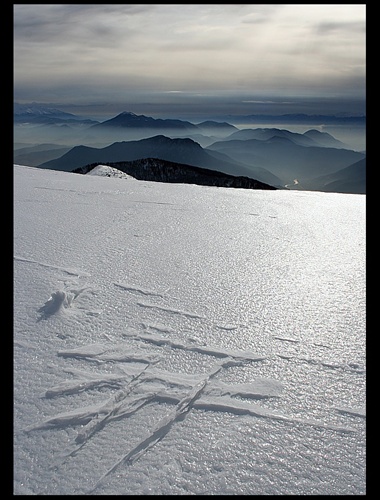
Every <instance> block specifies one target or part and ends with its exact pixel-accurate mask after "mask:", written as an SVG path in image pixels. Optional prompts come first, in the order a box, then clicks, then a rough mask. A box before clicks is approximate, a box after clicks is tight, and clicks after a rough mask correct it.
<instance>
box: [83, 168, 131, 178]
mask: <svg viewBox="0 0 380 500" xmlns="http://www.w3.org/2000/svg"><path fill="white" fill-rule="evenodd" d="M88 175H100V176H102V177H117V178H120V179H132V180H135V178H134V177H132V176H131V175H128V174H125V173H124V172H122V171H121V170H118V169H117V168H113V167H109V166H107V165H98V166H96V167H95V168H93V169H92V170H90V171H89V172H88Z"/></svg>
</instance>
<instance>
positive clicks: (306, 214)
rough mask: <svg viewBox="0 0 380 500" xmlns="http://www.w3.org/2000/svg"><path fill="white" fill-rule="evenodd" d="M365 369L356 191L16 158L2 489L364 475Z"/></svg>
mask: <svg viewBox="0 0 380 500" xmlns="http://www.w3.org/2000/svg"><path fill="white" fill-rule="evenodd" d="M93 173H94V172H93ZM98 174H104V169H102V168H99V169H98ZM365 380H366V367H365V196H364V195H354V194H337V193H321V192H307V191H303V192H298V191H281V190H280V191H261V190H244V189H229V188H215V187H206V186H196V185H182V184H164V183H154V182H146V181H137V180H130V179H123V178H118V177H113V178H112V177H111V178H109V177H107V176H104V175H78V174H73V173H68V172H60V171H52V170H42V169H37V168H30V167H23V166H17V165H15V166H14V494H17V495H20V494H27V495H32V494H39V495H55V494H63V495H80V494H94V495H101V494H104V495H106V494H110V495H122V494H127V495H132V494H136V495H142V494H155V495H165V494H171V495H182V494H197V495H200V494H206V495H218V494H234V495H235V494H246V495H249V494H262V495H271V494H277V495H279V494H299V495H311V494H328V495H334V494H350V495H352V494H365V492H366V484H365V454H366V442H365Z"/></svg>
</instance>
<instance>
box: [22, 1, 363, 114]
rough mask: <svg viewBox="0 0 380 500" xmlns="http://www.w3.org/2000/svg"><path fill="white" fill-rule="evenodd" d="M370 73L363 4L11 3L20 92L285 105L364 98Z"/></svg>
mask: <svg viewBox="0 0 380 500" xmlns="http://www.w3.org/2000/svg"><path fill="white" fill-rule="evenodd" d="M365 80H366V5H365V4H357V5H351V4H347V5H342V4H340V5H325V4H321V5H281V4H280V5H274V4H269V5H268V4H264V5H257V4H253V5H250V4H235V5H231V4H223V5H209V4H206V5H204V4H201V5H197V4H174V5H170V4H164V5H162V4H158V5H157V4H153V5H152V4H122V5H112V4H111V5H101V4H100V5H98V4H94V5H86V4H85V5H71V4H61V5H60V4H56V5H43V4H40V5H30V4H23V5H21V4H20V5H14V100H15V101H18V102H32V101H37V102H45V103H51V102H55V103H60V104H62V105H65V104H75V105H86V104H101V103H109V104H114V103H118V102H129V103H131V104H137V103H139V102H140V103H144V102H145V103H146V102H148V101H149V102H150V103H151V104H152V105H154V106H156V109H159V106H161V105H165V104H166V105H168V106H174V105H177V106H183V107H185V108H186V106H193V105H194V104H197V105H201V106H205V105H210V106H211V108H213V107H214V108H218V107H220V106H221V104H222V103H223V102H228V101H230V102H232V101H233V102H234V103H235V105H236V103H239V106H240V108H239V109H241V112H244V110H246V111H247V112H248V113H249V112H252V109H255V110H259V111H260V110H263V109H264V110H267V109H270V108H271V107H272V108H273V106H276V109H277V112H278V110H282V109H283V110H284V112H289V109H291V106H292V103H294V102H295V101H297V102H299V101H300V100H302V99H303V100H305V101H313V100H314V101H318V100H321V102H322V101H323V102H325V103H327V104H328V103H329V102H333V101H334V100H338V101H344V102H345V103H349V102H350V101H352V102H356V103H357V102H361V103H362V106H364V104H363V103H364V102H365V86H366V84H365ZM281 106H282V107H281ZM347 106H348V105H347ZM359 108H360V106H359ZM359 108H352V112H354V113H355V112H360V111H361V110H360V109H359ZM273 109H274V108H273ZM363 109H364V108H363ZM131 110H132V111H135V110H134V109H131ZM296 111H297V112H300V111H301V110H300V109H297V110H296ZM341 111H345V109H344V107H343V108H342V109H341ZM346 111H348V112H349V111H350V110H349V109H348V108H347V110H346Z"/></svg>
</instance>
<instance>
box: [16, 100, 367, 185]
mask: <svg viewBox="0 0 380 500" xmlns="http://www.w3.org/2000/svg"><path fill="white" fill-rule="evenodd" d="M15 116H16V118H15V127H17V126H20V125H21V124H23V127H21V128H24V129H25V127H26V128H27V129H28V128H29V129H30V128H32V129H33V130H35V129H36V128H41V127H42V128H43V130H45V129H46V128H47V127H48V128H49V130H50V131H51V130H53V129H54V127H55V131H57V129H60V130H61V131H62V130H64V132H63V133H62V134H61V136H60V137H61V139H62V141H63V144H60V143H56V142H52V143H50V142H46V143H45V144H44V143H37V144H34V145H33V144H29V145H28V146H25V143H23V144H18V145H17V149H16V150H15V153H14V162H15V163H19V164H26V165H30V166H37V167H41V168H49V169H54V170H67V171H73V170H74V169H78V168H81V167H85V166H87V165H92V164H94V163H99V164H100V163H102V164H109V163H115V162H131V161H136V160H142V159H148V158H155V159H157V160H164V161H166V162H173V163H175V164H181V165H188V166H193V167H198V168H203V169H209V170H213V171H217V172H221V173H223V174H227V175H231V176H235V177H239V176H240V177H247V178H250V179H252V180H254V181H256V182H260V183H263V184H267V185H270V186H273V187H276V188H283V189H298V190H300V189H301V190H304V189H307V190H321V191H337V192H354V193H365V186H366V162H365V158H366V155H365V152H360V151H354V150H352V149H350V147H349V146H348V145H346V144H345V143H343V142H342V141H339V140H337V139H336V138H335V137H333V136H332V135H331V134H328V133H326V132H321V131H319V130H316V129H309V130H307V131H306V132H304V133H296V132H291V131H289V130H286V129H280V128H273V127H272V128H263V127H260V128H245V129H239V128H237V127H235V126H234V125H231V124H229V123H227V122H216V121H212V120H208V121H205V122H201V123H198V124H193V123H191V122H188V121H184V120H173V119H155V118H152V117H147V116H144V115H136V114H134V113H131V112H123V113H120V114H119V115H117V116H115V117H114V118H112V119H110V120H106V121H104V122H94V121H92V120H90V122H91V123H89V122H88V120H81V119H80V118H79V117H76V118H73V116H75V115H71V114H70V113H63V112H59V111H57V112H56V113H55V111H54V109H51V108H48V109H45V112H43V110H41V109H39V108H37V110H34V109H33V107H29V108H28V109H22V107H21V109H20V107H17V108H15ZM33 117H34V118H33ZM22 120H29V121H28V122H26V121H24V122H23V121H22ZM73 122H74V123H75V124H74V125H73ZM36 123H38V125H37V124H36ZM47 123H48V124H47ZM69 131H70V132H71V133H72V132H73V131H75V134H76V136H77V138H76V144H78V143H79V141H80V142H81V143H82V144H81V145H75V146H73V147H70V145H69V141H67V142H66V143H65V139H64V138H65V137H67V136H68V134H69V133H70V132H69ZM89 138H91V140H90V141H89V140H88V139H89ZM119 138H123V140H117V139H119ZM197 139H198V140H197ZM20 142H22V141H20ZM91 142H94V143H95V144H96V147H95V146H92V145H84V144H86V143H87V144H89V143H90V144H91ZM99 145H100V147H99ZM21 146H24V147H21ZM160 175H161V176H162V172H161V174H160ZM169 182H170V181H169Z"/></svg>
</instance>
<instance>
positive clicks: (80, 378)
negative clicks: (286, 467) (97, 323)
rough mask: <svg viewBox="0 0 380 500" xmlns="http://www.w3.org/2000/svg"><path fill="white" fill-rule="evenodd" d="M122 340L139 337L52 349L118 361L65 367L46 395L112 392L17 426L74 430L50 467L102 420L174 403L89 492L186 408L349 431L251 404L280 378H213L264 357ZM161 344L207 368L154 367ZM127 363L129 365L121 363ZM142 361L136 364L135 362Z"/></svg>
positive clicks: (354, 412)
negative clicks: (98, 367) (97, 367)
mask: <svg viewBox="0 0 380 500" xmlns="http://www.w3.org/2000/svg"><path fill="white" fill-rule="evenodd" d="M145 326H146V325H145ZM157 330H159V328H157ZM162 330H163V328H162V329H161V331H162ZM129 338H130V339H131V338H132V339H133V340H135V341H137V342H139V343H140V344H141V349H140V350H139V349H136V348H134V349H133V350H132V349H131V348H130V347H128V345H127V344H126V343H120V344H114V345H105V344H100V343H95V344H89V345H84V346H81V347H77V348H72V349H65V350H61V351H58V352H57V355H58V356H61V357H63V358H72V359H77V360H79V361H82V362H91V361H94V362H96V363H98V364H102V363H109V362H112V363H114V364H115V363H117V364H118V363H123V364H122V365H119V364H118V365H117V367H118V369H119V371H118V373H112V374H110V373H96V372H93V371H91V372H90V371H87V370H81V369H74V368H68V369H67V370H65V371H66V372H67V373H70V374H71V375H72V376H73V377H74V378H71V379H69V380H65V381H63V382H61V383H59V384H58V385H56V386H53V387H51V388H49V389H47V390H46V392H45V394H44V397H45V398H46V399H51V398H59V397H64V396H68V395H70V396H74V395H75V394H79V393H81V392H84V391H93V390H98V389H100V388H103V389H110V390H111V389H113V390H116V393H115V394H114V395H112V396H111V397H109V398H107V399H106V400H105V401H104V402H102V403H100V404H97V405H90V406H85V407H80V408H77V409H75V410H72V411H67V412H63V413H60V414H57V415H54V416H52V417H50V418H48V419H46V420H45V421H43V422H42V423H37V424H35V425H31V426H30V427H28V428H26V429H24V431H25V432H27V433H29V432H32V431H37V430H40V431H43V430H49V429H55V428H56V429H60V428H65V427H67V426H72V427H74V428H76V427H79V430H78V432H77V436H76V438H75V444H73V445H71V449H69V450H68V451H67V452H66V453H64V454H63V456H61V462H60V463H54V464H53V465H52V467H53V468H54V467H59V466H60V465H62V464H63V463H65V462H66V461H67V460H70V458H71V457H74V456H75V455H76V454H78V453H79V452H80V450H81V449H82V448H83V447H84V446H85V445H86V443H87V442H88V441H89V440H90V439H92V438H94V437H96V435H97V433H99V432H101V431H102V430H103V429H105V427H106V426H107V424H108V423H110V422H112V421H114V420H120V419H126V418H129V417H130V416H132V415H134V414H136V413H137V412H138V411H139V410H140V409H141V408H143V407H144V406H145V405H151V404H160V403H166V404H171V405H174V408H173V410H171V411H169V412H168V413H167V414H166V415H165V416H164V417H163V418H162V419H161V420H160V422H159V423H158V424H157V425H156V426H155V427H154V428H153V429H151V430H150V431H147V434H146V437H145V438H144V439H142V440H141V441H140V442H139V443H138V444H137V445H136V446H134V447H133V448H131V449H130V450H126V453H125V454H124V455H123V456H122V457H120V458H119V459H117V460H116V461H115V463H114V464H113V465H112V466H111V467H110V468H109V469H108V470H107V471H106V472H105V473H104V474H103V475H102V476H101V477H100V478H99V479H98V480H97V482H96V483H95V484H94V486H93V487H92V489H91V490H89V491H88V494H91V493H93V492H94V491H95V490H97V489H98V487H99V486H100V485H101V483H102V481H103V480H104V479H105V478H106V477H108V476H109V475H111V474H112V473H114V472H115V471H116V469H117V468H118V467H119V466H120V465H122V464H123V465H124V466H132V465H133V464H134V463H135V462H136V461H137V460H138V459H139V458H141V457H142V456H143V455H144V454H145V453H147V452H148V451H149V450H151V449H152V448H153V447H154V446H155V445H156V444H157V443H158V442H159V441H161V440H162V439H163V438H164V437H165V435H166V434H167V433H168V432H170V429H171V428H172V426H173V425H175V423H176V422H177V421H179V420H183V419H184V418H185V417H186V415H187V413H188V412H189V411H191V410H192V409H194V410H197V409H199V410H204V411H212V412H229V413H232V414H235V415H245V416H251V417H254V418H265V419H269V420H275V421H280V422H281V421H282V422H285V423H286V422H287V423H298V424H301V425H306V426H312V427H315V428H319V429H328V430H331V431H335V432H340V433H351V432H355V429H353V428H351V427H347V426H343V425H342V426H340V425H334V424H328V423H324V422H323V421H318V420H315V419H307V418H297V417H291V416H287V415H283V414H281V413H279V412H278V411H276V410H269V409H267V408H264V407H262V406H260V405H259V404H257V403H256V401H260V400H263V399H268V398H281V393H282V390H283V387H282V384H281V382H279V381H277V380H274V379H256V380H253V381H252V382H250V383H243V384H240V383H236V384H228V383H225V382H222V381H221V380H218V379H217V375H218V373H220V372H221V371H222V370H227V369H228V368H229V367H233V366H241V365H242V364H246V363H252V362H260V361H263V360H265V359H266V358H265V357H263V356H260V355H256V354H254V353H251V352H249V351H233V350H229V349H221V348H216V347H212V346H205V345H197V344H196V343H194V342H190V343H186V342H181V341H178V340H175V339H168V338H166V337H164V336H162V335H160V334H152V333H151V334H139V335H135V334H134V335H131V336H130V337H129ZM147 345H153V346H155V347H156V351H149V350H147V349H146V347H147ZM163 346H168V347H170V348H171V349H178V350H182V351H184V352H186V351H192V352H196V353H198V354H201V355H207V356H209V357H211V358H213V359H214V361H213V365H212V368H211V369H210V371H208V373H206V374H196V375H188V374H183V373H176V372H169V371H165V370H160V369H158V368H156V367H155V364H157V363H158V362H159V361H162V359H163V357H162V356H160V353H159V352H157V348H158V349H159V348H160V347H163ZM124 363H127V364H124ZM128 363H130V364H129V365H128ZM141 364H142V367H141V366H139V365H141ZM136 365H137V366H136ZM335 411H337V412H338V413H341V414H346V415H347V414H348V415H350V416H356V417H359V418H365V412H364V411H363V410H361V409H350V408H335Z"/></svg>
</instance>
